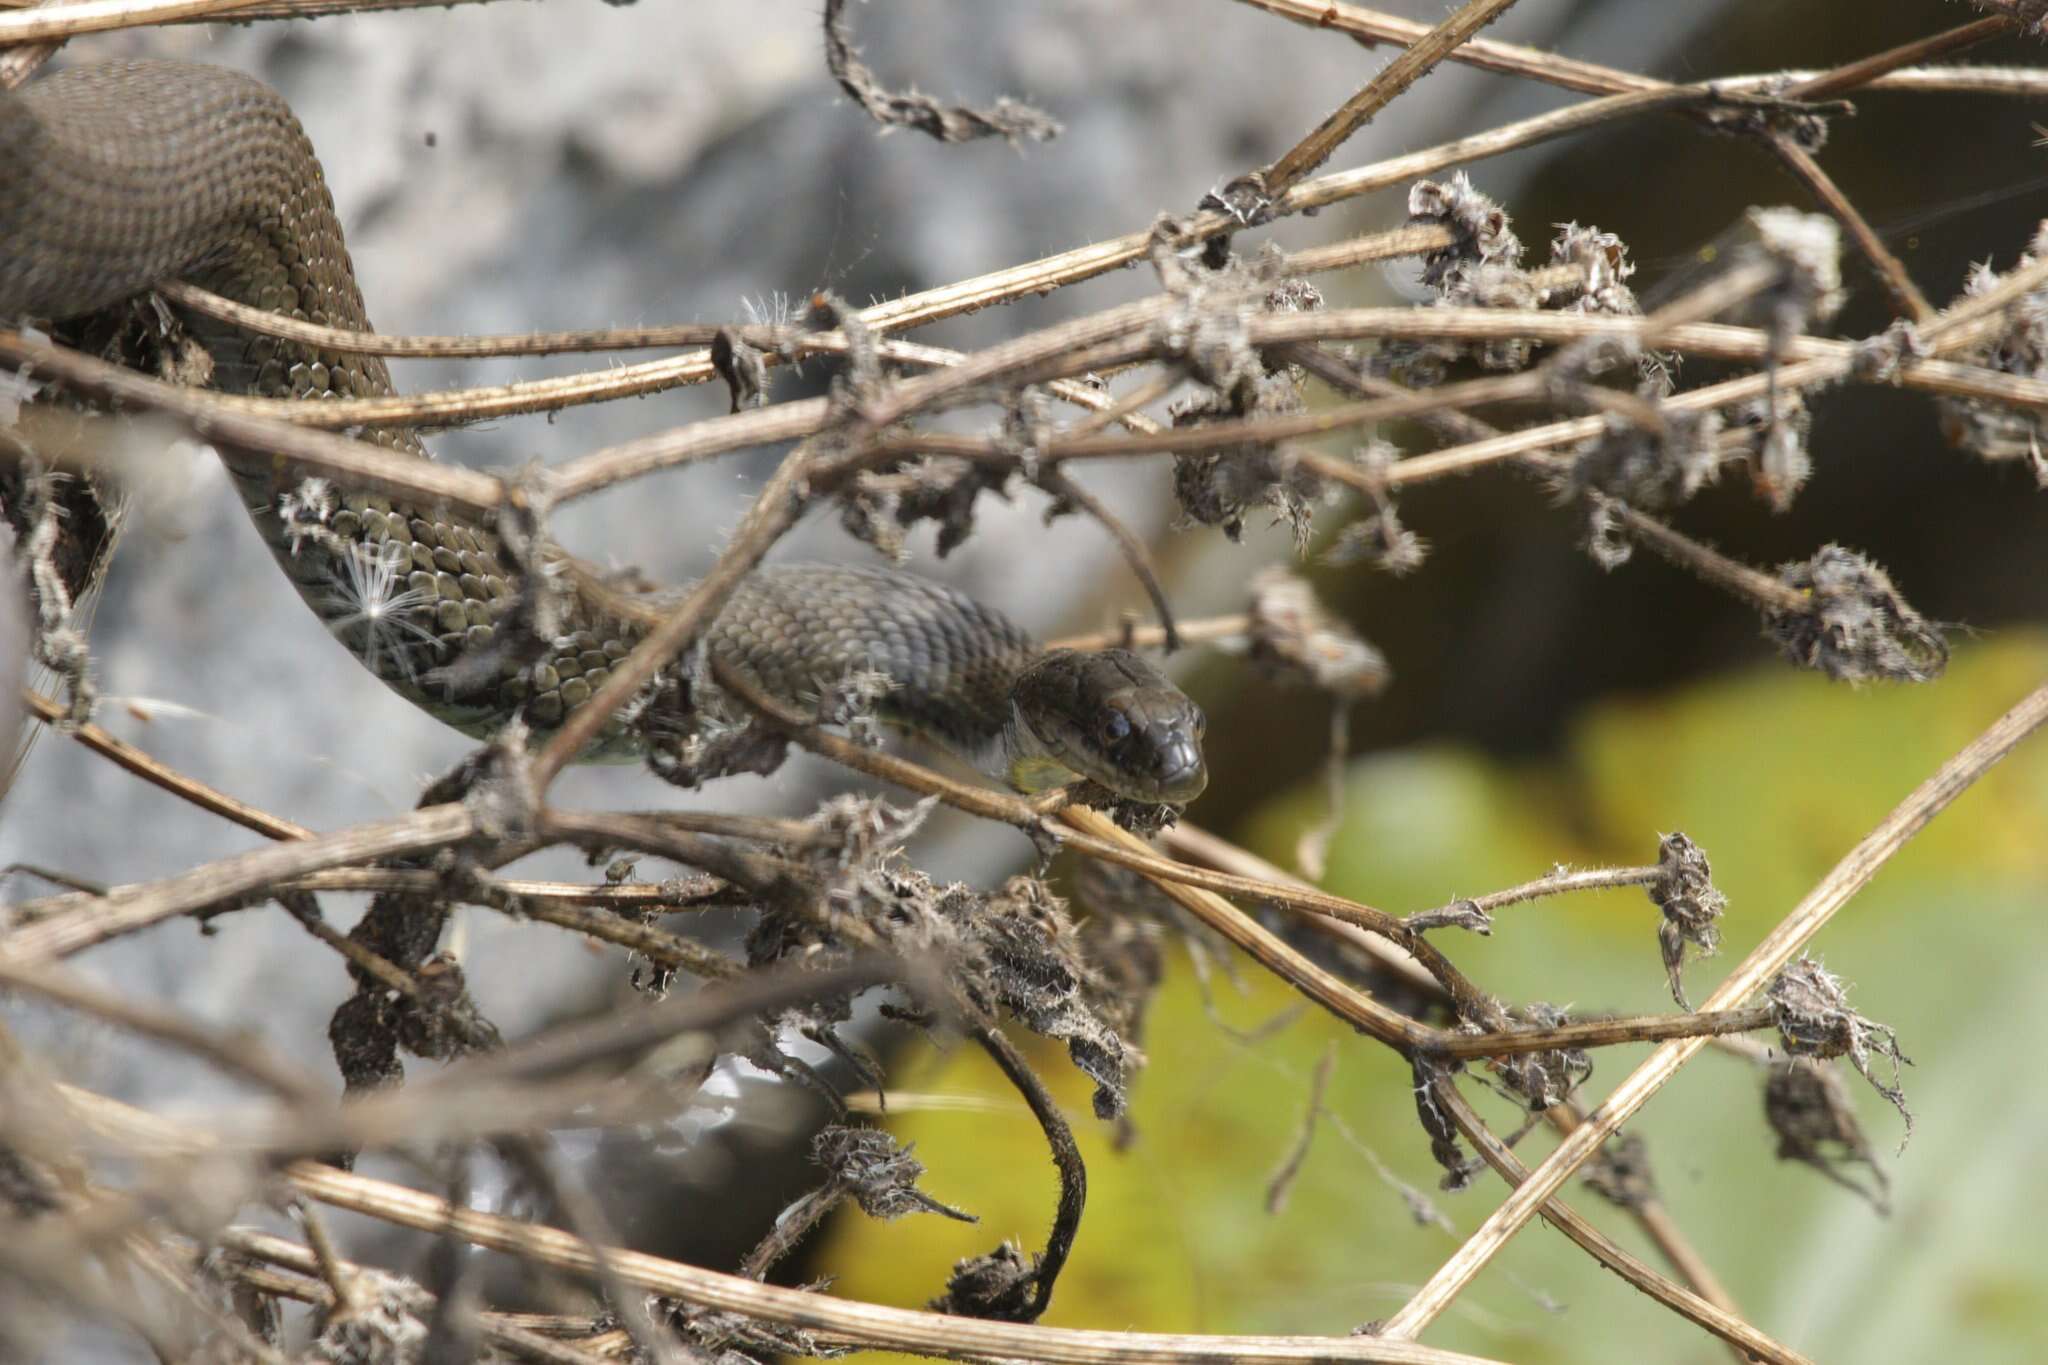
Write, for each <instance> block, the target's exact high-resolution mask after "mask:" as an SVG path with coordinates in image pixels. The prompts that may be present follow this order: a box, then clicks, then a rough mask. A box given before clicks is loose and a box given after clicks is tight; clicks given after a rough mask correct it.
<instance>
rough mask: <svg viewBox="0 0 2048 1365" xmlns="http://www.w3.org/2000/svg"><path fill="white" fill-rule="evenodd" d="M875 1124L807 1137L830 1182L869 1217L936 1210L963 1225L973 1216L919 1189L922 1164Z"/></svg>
mask: <svg viewBox="0 0 2048 1365" xmlns="http://www.w3.org/2000/svg"><path fill="white" fill-rule="evenodd" d="M914 1150H915V1144H912V1145H911V1146H909V1147H905V1146H902V1145H901V1144H899V1143H898V1142H897V1141H896V1139H895V1138H893V1137H891V1136H889V1134H887V1133H885V1132H883V1131H882V1130H881V1129H879V1128H849V1127H844V1126H842V1125H839V1124H833V1125H830V1126H828V1127H826V1128H823V1129H821V1130H819V1132H818V1135H817V1136H816V1137H815V1138H813V1139H811V1159H812V1160H813V1161H815V1162H817V1163H818V1164H819V1165H820V1166H823V1167H824V1168H825V1170H826V1171H827V1172H828V1173H829V1175H830V1176H831V1179H832V1182H833V1184H835V1185H836V1186H838V1187H839V1188H840V1189H841V1190H843V1191H844V1192H845V1193H846V1194H847V1195H848V1196H849V1197H850V1198H852V1200H853V1202H854V1203H856V1204H858V1205H860V1211H861V1212H862V1213H865V1214H866V1215H867V1216H868V1217H870V1218H880V1219H882V1220H884V1221H893V1220H895V1219H897V1218H901V1217H903V1216H904V1215H905V1214H907V1213H937V1214H943V1215H944V1216H945V1217H947V1218H953V1219H957V1220H958V1221H960V1222H962V1223H972V1222H975V1221H976V1219H975V1217H974V1215H973V1214H971V1213H964V1212H962V1211H961V1210H959V1209H956V1208H954V1207H953V1206H952V1205H950V1204H942V1203H940V1202H939V1201H938V1200H936V1199H934V1198H932V1197H931V1196H930V1195H928V1194H926V1193H925V1192H924V1191H923V1190H920V1189H918V1188H917V1181H918V1177H920V1176H922V1175H923V1174H924V1163H923V1162H921V1161H919V1160H918V1159H917V1158H916V1157H915V1156H913V1155H911V1153H912V1152H913V1151H914Z"/></svg>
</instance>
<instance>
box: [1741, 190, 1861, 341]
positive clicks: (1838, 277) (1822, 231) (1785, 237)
mask: <svg viewBox="0 0 2048 1365" xmlns="http://www.w3.org/2000/svg"><path fill="white" fill-rule="evenodd" d="M1748 225H1749V228H1750V230H1751V231H1752V232H1754V233H1755V234H1756V241H1755V243H1754V244H1753V245H1752V246H1751V247H1750V248H1749V250H1748V252H1746V253H1745V254H1746V255H1748V256H1750V257H1751V258H1753V259H1754V258H1760V259H1763V260H1766V261H1769V262H1770V263H1771V264H1772V265H1773V266H1775V267H1777V271H1778V274H1777V278H1776V279H1775V281H1774V282H1773V283H1772V285H1771V286H1770V288H1768V289H1766V290H1764V291H1763V292H1762V293H1761V294H1759V295H1758V296H1757V298H1756V300H1755V306H1756V307H1757V308H1758V309H1760V310H1761V312H1762V315H1763V323H1764V326H1765V327H1766V328H1767V329H1768V330H1769V331H1770V333H1771V338H1772V342H1773V345H1774V347H1782V346H1783V345H1784V344H1785V343H1786V342H1787V341H1789V340H1791V339H1792V338H1793V337H1795V336H1799V335H1800V334H1802V333H1804V332H1807V331H1810V330H1812V328H1813V327H1814V326H1815V325H1817V324H1819V323H1823V322H1826V321H1827V320H1828V319H1829V318H1831V317H1833V316H1834V315H1835V314H1836V313H1837V312H1838V311H1840V309H1841V307H1842V299H1843V294H1842V229H1841V227H1840V226H1839V225H1837V224H1836V222H1835V220H1834V219H1832V218H1830V217H1828V216H1827V215H1826V214H1824V213H1802V212H1800V211H1799V210H1798V209H1788V208H1769V209H1751V210H1750V211H1749V215H1748Z"/></svg>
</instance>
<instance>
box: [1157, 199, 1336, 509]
mask: <svg viewBox="0 0 2048 1365" xmlns="http://www.w3.org/2000/svg"><path fill="white" fill-rule="evenodd" d="M1170 229H1171V224H1168V223H1162V224H1161V225H1160V226H1159V227H1158V228H1156V229H1155V236H1156V240H1155V243H1154V247H1153V261H1154V263H1155V265H1157V267H1158V269H1159V272H1160V279H1161V282H1162V283H1163V284H1164V285H1165V286H1166V288H1167V291H1168V292H1169V293H1171V294H1172V295H1173V296H1174V297H1175V298H1176V300H1178V306H1176V307H1175V308H1174V309H1173V310H1172V311H1171V312H1170V313H1169V314H1168V315H1167V316H1166V318H1165V319H1164V320H1162V321H1161V323H1160V324H1159V327H1158V334H1157V341H1158V343H1159V352H1160V355H1161V357H1162V358H1163V359H1165V360H1167V361H1169V362H1170V363H1177V364H1179V366H1180V367H1181V368H1182V370H1183V371H1184V372H1185V373H1186V375H1187V377H1188V378H1189V379H1191V380H1192V381H1194V383H1195V384H1196V385H1197V386H1198V388H1197V389H1196V392H1195V393H1194V394H1193V396H1191V397H1189V398H1186V399H1183V400H1181V401H1180V402H1178V403H1176V404H1174V405H1173V406H1172V407H1171V408H1170V409H1169V413H1170V415H1171V416H1172V419H1173V425H1174V426H1175V427H1176V428H1179V429H1185V428H1190V427H1200V426H1207V425H1211V424H1213V423H1216V422H1235V421H1246V420H1257V419H1261V418H1265V419H1272V418H1280V417H1291V416H1294V415H1296V414H1298V413H1301V412H1304V411H1306V410H1307V402H1306V400H1305V399H1304V398H1303V397H1302V379H1303V376H1302V374H1301V373H1300V372H1299V371H1298V370H1296V369H1295V368H1294V367H1292V366H1288V365H1283V364H1274V363H1269V362H1268V361H1267V359H1266V358H1265V356H1264V355H1262V354H1261V353H1260V352H1259V351H1257V350H1256V349H1255V348H1254V347H1253V346H1252V344H1251V340H1250V337H1249V334H1248V332H1247V330H1246V326H1245V324H1246V322H1247V321H1248V320H1249V319H1250V318H1251V317H1253V316H1254V315H1256V314H1259V313H1298V312H1306V311H1312V310H1314V309H1317V308H1320V307H1321V306H1322V295H1321V294H1320V293H1319V292H1317V290H1316V288H1315V286H1314V285H1313V284H1311V283H1309V282H1308V281H1307V280H1303V279H1299V278H1296V277H1290V276H1287V275H1286V274H1285V273H1284V272H1283V271H1282V270H1281V259H1280V257H1279V256H1278V255H1277V254H1275V253H1273V252H1271V251H1267V252H1262V253H1260V254H1258V255H1255V256H1252V257H1250V258H1245V257H1239V256H1231V257H1230V258H1228V259H1227V260H1226V261H1225V262H1224V264H1223V265H1222V266H1221V267H1220V268H1217V269H1211V268H1209V267H1207V266H1205V265H1202V264H1200V263H1198V262H1191V261H1189V260H1187V259H1186V253H1185V252H1184V251H1183V250H1181V249H1180V248H1178V247H1177V246H1176V245H1175V238H1174V237H1173V234H1172V232H1171V230H1170ZM1173 488H1174V496H1175V498H1176V499H1177V500H1178V502H1179V505H1180V510H1181V514H1182V517H1183V519H1184V521H1185V522H1187V523H1191V524H1198V525H1202V526H1217V527H1221V528H1222V530H1223V532H1224V534H1225V535H1227V536H1229V537H1230V538H1231V539H1232V540H1236V539H1238V538H1239V537H1241V536H1242V535H1243V534H1244V522H1245V518H1246V517H1248V516H1249V515H1251V514H1252V513H1253V512H1255V511H1258V510H1260V509H1265V510H1269V511H1271V512H1272V513H1273V515H1274V520H1275V523H1276V524H1279V523H1282V522H1284V523H1286V524H1287V525H1288V526H1289V527H1290V528H1291V529H1292V531H1293V533H1294V538H1295V544H1296V547H1297V549H1305V548H1306V547H1307V543H1308V535H1309V530H1310V525H1311V522H1312V520H1313V517H1314V515H1315V506H1316V504H1317V503H1318V502H1320V501H1321V500H1322V498H1323V497H1324V495H1325V493H1326V492H1327V488H1326V486H1325V484H1324V482H1323V480H1322V479H1321V478H1319V477H1318V476H1316V475H1315V474H1313V473H1311V472H1309V471H1307V470H1304V469H1302V468H1300V467H1299V466H1298V464H1297V462H1296V461H1295V459H1294V457H1293V455H1292V453H1291V452H1290V451H1289V449H1288V447H1287V446H1286V445H1284V444H1275V443H1273V442H1269V441H1237V442H1230V443H1226V444H1222V445H1219V446H1217V447H1215V448H1214V449H1210V450H1196V451H1183V452H1178V453H1176V454H1175V455H1174V457H1173Z"/></svg>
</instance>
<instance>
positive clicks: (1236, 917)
mask: <svg viewBox="0 0 2048 1365" xmlns="http://www.w3.org/2000/svg"><path fill="white" fill-rule="evenodd" d="M1059 818H1060V819H1061V820H1062V821H1064V822H1065V823H1066V824H1067V825H1068V826H1069V827H1070V828H1071V829H1072V830H1074V831H1075V833H1074V834H1073V835H1070V836H1069V837H1068V843H1069V845H1070V846H1072V847H1075V848H1079V849H1081V850H1082V851H1083V852H1088V853H1091V854H1094V856H1097V857H1105V858H1108V859H1109V860H1110V861H1112V862H1117V863H1121V864H1123V865H1124V866H1126V867H1129V868H1131V869H1132V870H1133V871H1135V872H1138V873H1139V874H1141V875H1143V876H1144V877H1145V878H1146V879H1147V880H1149V881H1150V882H1152V884H1153V885H1154V886H1157V887H1158V888H1159V889H1160V890H1161V891H1163V892H1165V893H1166V894H1167V895H1168V896H1171V897H1172V898H1173V900H1174V901H1175V903H1177V904H1178V905H1180V906H1181V907H1182V908H1184V909H1186V910H1187V911H1188V912H1189V913H1190V914H1192V915H1194V916H1195V917H1196V918H1197V919H1199V920H1201V921H1202V922H1203V923H1204V924H1206V925H1208V926H1209V927H1210V928H1211V929H1214V930H1215V931H1216V932H1217V933H1219V934H1221V935H1222V936H1223V937H1224V938H1226V939H1228V940H1229V941H1230V942H1231V943H1233V944H1235V945H1236V946H1237V947H1239V948H1241V949H1243V950H1244V951H1245V952H1246V953H1247V954H1248V955H1250V957H1251V958H1252V959H1253V960H1254V961H1256V962H1257V963H1258V964H1259V965H1260V966H1262V967H1264V968H1266V969H1267V970H1268V971H1270V972H1272V973H1273V974H1274V975H1275V976H1278V977H1279V978H1280V979H1281V980H1283V981H1285V982H1287V983H1288V984H1289V985H1291V986H1293V987H1294V988H1295V989H1296V990H1298V991H1300V992H1301V993H1302V994H1303V995H1305V996H1307V997H1308V998H1309V999H1310V1000H1312V1001H1314V1002H1315V1003H1316V1004H1318V1005H1321V1006H1322V1007H1323V1008H1324V1009H1326V1010H1329V1011H1330V1012H1331V1013H1332V1014H1334V1015H1336V1016H1337V1017H1338V1018H1340V1019H1342V1020H1344V1021H1345V1022H1346V1023H1349V1024H1351V1025H1353V1026H1354V1027H1356V1028H1358V1029H1359V1030H1360V1031H1362V1032H1364V1033H1366V1034H1368V1035H1370V1036H1371V1037H1374V1038H1377V1039H1379V1040H1380V1041H1381V1042H1383V1043H1386V1044H1388V1045H1389V1046H1391V1047H1394V1048H1397V1049H1399V1050H1400V1051H1401V1052H1403V1053H1404V1054H1406V1053H1408V1052H1410V1051H1412V1050H1413V1049H1415V1048H1417V1047H1420V1046H1424V1045H1426V1044H1428V1043H1430V1042H1432V1041H1435V1040H1437V1039H1438V1038H1440V1037H1443V1036H1446V1035H1445V1034H1444V1032H1443V1030H1441V1029H1435V1028H1431V1027H1430V1026H1428V1025H1426V1024H1422V1023H1419V1022H1417V1021H1416V1020H1413V1019H1410V1018H1408V1017H1407V1016H1406V1015H1404V1014H1401V1013H1399V1012H1398V1011H1395V1010H1390V1009H1388V1008H1387V1007H1386V1006H1385V1005H1382V1004H1381V1003H1380V1002H1379V1001H1377V1000H1375V999H1373V998H1372V996H1370V995H1369V994H1367V993H1366V992H1364V991H1361V990H1359V989H1357V988H1356V987H1354V986H1352V985H1350V984H1349V983H1347V982H1345V981H1344V980H1343V979H1341V978H1340V977H1337V976H1335V975H1333V974H1332V973H1330V972H1327V971H1325V970H1323V968H1321V967H1319V966H1317V965H1316V964H1315V963H1314V962H1312V961H1310V960H1309V959H1308V958H1306V957H1304V956H1303V955H1302V954H1301V953H1299V952H1296V951H1295V950H1294V949H1293V948H1291V947H1289V946H1288V945H1287V944H1286V943H1285V942H1283V941H1282V940H1281V939H1280V938H1279V937H1278V936H1276V935H1274V934H1273V933H1272V932H1270V931H1269V930H1267V929H1266V928H1264V927H1263V926H1262V925H1260V924H1258V923H1257V922H1256V921H1254V920H1253V919H1251V918H1250V917H1249V916H1247V915H1246V914H1245V913H1244V912H1243V911H1241V910H1239V909H1238V908H1237V907H1236V906H1234V905H1232V904H1231V903H1230V902H1228V901H1226V900H1224V899H1223V897H1222V896H1220V895H1218V894H1217V893H1216V892H1215V891H1213V890H1210V889H1208V888H1206V887H1202V886H1199V885H1193V884H1191V883H1193V882H1197V881H1199V880H1202V878H1200V877H1199V875H1198V876H1195V877H1187V876H1185V875H1184V873H1183V872H1182V870H1181V869H1182V865H1180V864H1176V863H1170V862H1166V861H1165V860H1163V859H1160V858H1157V857H1154V856H1153V855H1152V854H1151V852H1150V850H1149V849H1146V847H1145V844H1144V843H1143V841H1141V840H1139V839H1138V838H1137V837H1136V836H1135V835H1132V834H1130V833H1128V832H1127V831H1125V830H1122V829H1119V828H1118V827H1117V825H1116V824H1115V822H1113V821H1112V820H1110V819H1109V817H1107V816H1105V815H1103V814H1101V813H1100V812H1099V811H1093V810H1088V809H1086V808H1084V807H1077V808H1075V809H1071V810H1067V811H1064V812H1062V813H1061V815H1060V817H1059ZM1083 836H1085V842H1084V837H1083ZM1097 848H1100V849H1101V850H1102V851H1101V852H1096V850H1097ZM1141 851H1142V852H1141ZM1160 864H1164V866H1163V867H1162V866H1160ZM1186 871H1187V872H1193V871H1195V869H1186ZM1223 880H1228V881H1235V880H1237V879H1235V878H1228V879H1223ZM1296 894H1300V893H1296ZM1269 898H1271V899H1276V900H1277V899H1280V898H1279V897H1269Z"/></svg>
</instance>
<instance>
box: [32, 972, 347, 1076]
mask: <svg viewBox="0 0 2048 1365" xmlns="http://www.w3.org/2000/svg"><path fill="white" fill-rule="evenodd" d="M0 990H9V991H19V992H21V993H22V994H24V995H33V996H37V997H39V998H41V999H44V1000H47V1001H50V1002H51V1003H53V1004H57V1005H62V1006H64V1007H65V1008H66V1009H73V1010H77V1011H79V1012H80V1013H82V1014H90V1015H92V1016H94V1017H95V1018H98V1019H102V1020H104V1021H106V1022H107V1023H110V1024H114V1025H117V1026H118V1027H120V1028H124V1029H127V1030H128V1031H130V1032H132V1033H139V1034H141V1035H143V1036H144V1037H146V1038H154V1039H156V1040H157V1041H158V1042H161V1043H168V1044H169V1045H170V1046H172V1047H175V1048H180V1049H182V1050H184V1051H186V1052H190V1053H192V1054H194V1055H195V1056H199V1057H204V1058H205V1059H206V1060H207V1061H209V1062H212V1063H213V1064H214V1065H215V1066H217V1067H219V1068H220V1069H221V1070H223V1071H226V1072H227V1073H228V1074H230V1075H233V1076H240V1077H241V1078H242V1079H243V1080H247V1081H253V1082H255V1083H256V1084H257V1085H260V1086H262V1087H263V1088H264V1089H265V1090H268V1091H270V1092H271V1093H272V1094H273V1095H275V1096H277V1097H278V1098H279V1099H281V1100H284V1101H286V1102H287V1103H295V1104H310V1103H318V1102H320V1101H321V1100H323V1099H324V1098H325V1096H324V1095H323V1094H322V1093H321V1092H320V1091H319V1090H318V1089H317V1088H315V1087H314V1086H312V1085H311V1084H309V1083H307V1082H306V1081H305V1080H304V1079H302V1078H301V1077H300V1075H299V1073H298V1072H297V1071H295V1070H294V1069H293V1068H292V1067H291V1066H290V1065H289V1064H287V1063H286V1062H285V1060H284V1059H283V1058H281V1057H279V1056H277V1055H276V1054H275V1053H273V1052H272V1051H271V1050H270V1049H269V1048H268V1047H266V1046H265V1045H264V1044H263V1043H262V1042H260V1041H258V1040H257V1039H255V1038H251V1037H248V1036H246V1035H244V1036H236V1035H231V1034H227V1033H222V1032H219V1031H217V1030H214V1029H209V1028H206V1027H204V1026H203V1025H200V1024H195V1023H193V1022H192V1021H191V1020H190V1019H188V1018H186V1017H185V1016H183V1015H181V1014H177V1013H175V1012H173V1011H170V1010H162V1009H156V1008H153V1007H151V1006H149V1005H145V1004H143V1003H141V1002H140V1001H138V1000H135V999H133V998H130V997H128V996H124V995H115V994H113V993H111V992H109V991H106V990H102V989H101V988H100V987H98V986H95V985H93V984H92V983H91V982H89V981H86V980H84V979H83V978H81V977H79V976H78V975H76V974H75V973H72V972H68V971H66V970H64V969H63V968H61V967H59V966H57V965H56V964H54V963H50V962H41V963H37V964H35V965H34V967H33V968H32V969H24V968H20V967H14V966H9V965H6V964H4V963H0Z"/></svg>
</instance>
